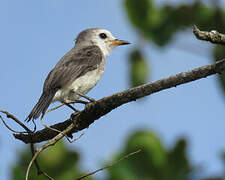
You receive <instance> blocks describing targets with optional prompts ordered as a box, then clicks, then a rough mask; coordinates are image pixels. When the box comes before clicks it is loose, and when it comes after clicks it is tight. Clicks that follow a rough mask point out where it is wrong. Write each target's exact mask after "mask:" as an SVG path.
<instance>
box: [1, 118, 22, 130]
mask: <svg viewBox="0 0 225 180" xmlns="http://www.w3.org/2000/svg"><path fill="white" fill-rule="evenodd" d="M0 119H1V120H2V122H3V124H4V125H5V126H6V128H7V129H9V130H10V131H12V132H14V133H26V132H25V131H22V132H20V131H15V130H13V129H12V128H11V127H9V125H8V124H7V123H6V122H5V120H4V118H3V117H2V116H1V115H0Z"/></svg>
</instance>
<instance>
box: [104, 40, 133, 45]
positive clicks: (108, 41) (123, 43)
mask: <svg viewBox="0 0 225 180" xmlns="http://www.w3.org/2000/svg"><path fill="white" fill-rule="evenodd" d="M106 42H107V43H110V44H112V45H115V46H121V45H127V44H131V43H130V42H129V41H124V40H119V39H114V40H107V41H106Z"/></svg>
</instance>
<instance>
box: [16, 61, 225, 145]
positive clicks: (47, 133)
mask: <svg viewBox="0 0 225 180" xmlns="http://www.w3.org/2000/svg"><path fill="white" fill-rule="evenodd" d="M224 70H225V60H221V61H217V62H216V63H213V64H210V65H206V66H202V67H199V68H196V69H192V70H190V71H186V72H182V73H179V74H176V75H174V76H170V77H168V78H164V79H161V80H158V81H155V82H151V83H147V84H144V85H141V86H138V87H135V88H131V89H128V90H125V91H123V92H119V93H116V94H113V95H111V96H108V97H104V98H102V99H100V100H98V101H95V102H92V103H89V104H87V105H86V107H85V109H84V110H83V111H81V112H79V113H76V114H71V117H70V118H69V119H68V120H66V121H64V122H61V123H58V124H55V125H52V126H51V127H52V128H54V129H57V130H59V131H63V130H65V129H66V128H67V127H70V128H71V130H70V131H67V135H68V136H69V137H72V133H75V132H78V131H80V130H83V129H85V128H87V127H88V126H89V125H90V124H92V123H93V122H94V121H95V120H97V119H99V118H100V117H101V116H104V115H105V114H107V113H109V112H110V111H112V110H113V109H115V108H117V107H119V106H121V105H123V104H126V103H128V102H131V101H135V100H136V99H139V98H142V97H145V96H148V95H150V94H153V93H156V92H159V91H162V90H165V89H168V88H171V87H176V86H178V85H181V84H184V83H188V82H192V81H195V80H198V79H201V78H204V77H207V76H210V75H213V74H216V73H221V72H223V71H224ZM57 134H58V133H57V132H56V131H52V130H50V129H48V128H45V129H42V130H40V131H37V132H36V133H34V134H31V135H26V134H14V137H15V138H16V139H20V140H21V141H23V142H24V143H38V142H42V141H46V140H49V139H52V138H54V137H55V136H56V135H57Z"/></svg>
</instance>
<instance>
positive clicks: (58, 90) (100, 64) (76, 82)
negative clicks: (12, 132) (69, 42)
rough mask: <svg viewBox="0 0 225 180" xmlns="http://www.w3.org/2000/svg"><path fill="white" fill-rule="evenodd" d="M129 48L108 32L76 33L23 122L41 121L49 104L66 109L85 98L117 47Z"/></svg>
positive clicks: (99, 30) (95, 29)
mask: <svg viewBox="0 0 225 180" xmlns="http://www.w3.org/2000/svg"><path fill="white" fill-rule="evenodd" d="M126 44H130V42H128V41H123V40H118V39H116V38H115V37H114V36H113V35H112V34H111V33H110V32H109V31H108V30H105V29H101V28H91V29H86V30H84V31H82V32H81V33H79V35H78V36H77V38H76V41H75V46H74V47H73V48H72V49H71V50H70V51H69V52H67V53H66V54H65V55H64V56H63V57H62V58H61V59H60V61H59V62H58V63H57V64H56V66H55V67H54V68H53V69H52V70H51V71H50V73H49V74H48V76H47V78H46V80H45V82H44V87H43V92H42V95H41V97H40V98H39V101H38V102H37V104H36V105H35V106H34V108H33V109H32V111H31V113H30V114H29V115H28V117H27V118H26V120H25V121H27V122H29V121H30V120H35V119H37V118H38V117H40V115H41V114H42V116H41V118H43V116H44V114H45V113H46V111H47V109H48V107H49V105H50V104H51V103H52V102H56V101H60V102H62V103H64V104H66V105H69V103H72V102H76V100H78V99H79V98H80V97H86V98H87V99H89V100H92V99H90V98H88V97H87V96H85V94H86V93H88V91H90V90H91V89H92V88H93V87H94V86H95V85H96V84H97V82H98V81H99V80H100V78H101V77H102V75H103V73H104V70H105V64H106V57H107V56H109V54H110V52H111V51H112V49H114V48H115V47H117V46H119V45H126Z"/></svg>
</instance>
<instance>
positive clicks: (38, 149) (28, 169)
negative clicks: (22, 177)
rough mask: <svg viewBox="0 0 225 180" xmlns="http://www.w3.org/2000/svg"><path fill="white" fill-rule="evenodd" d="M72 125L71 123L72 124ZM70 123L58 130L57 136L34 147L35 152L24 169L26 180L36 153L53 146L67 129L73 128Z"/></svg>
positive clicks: (36, 155)
mask: <svg viewBox="0 0 225 180" xmlns="http://www.w3.org/2000/svg"><path fill="white" fill-rule="evenodd" d="M72 125H73V124H72ZM72 125H70V126H69V127H68V128H67V129H65V130H64V131H62V132H60V133H59V134H58V135H57V136H55V137H54V138H52V139H51V140H49V141H48V142H47V143H45V144H43V145H42V146H40V147H39V148H37V149H36V152H35V154H34V155H33V158H32V159H31V161H30V163H29V165H28V168H27V171H26V180H28V177H29V172H30V168H31V166H32V164H33V162H34V161H35V160H36V159H37V157H38V155H39V154H40V153H41V152H42V151H43V150H45V149H46V148H48V147H49V146H53V145H54V144H55V143H56V142H58V141H59V140H60V139H62V138H63V137H64V136H65V134H67V133H68V132H69V131H71V130H72V129H73V126H72Z"/></svg>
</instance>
